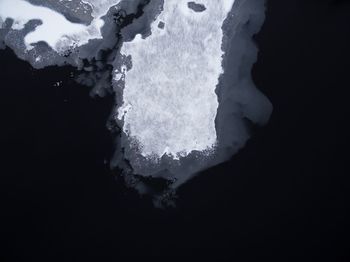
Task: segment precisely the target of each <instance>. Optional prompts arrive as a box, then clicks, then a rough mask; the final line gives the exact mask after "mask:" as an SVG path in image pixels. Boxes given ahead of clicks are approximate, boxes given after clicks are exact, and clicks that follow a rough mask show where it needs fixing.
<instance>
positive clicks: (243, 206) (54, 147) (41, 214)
mask: <svg viewBox="0 0 350 262" xmlns="http://www.w3.org/2000/svg"><path fill="white" fill-rule="evenodd" d="M268 7H269V8H268V12H267V19H266V23H265V25H264V27H263V29H262V31H261V33H259V35H257V36H256V41H257V42H258V44H259V46H260V54H259V60H258V62H257V64H256V65H255V66H254V69H253V78H254V81H255V82H256V84H257V85H258V87H259V88H260V90H262V92H264V93H265V94H266V95H267V97H269V98H270V100H271V101H272V103H273V105H274V113H273V115H272V118H271V121H270V123H269V125H268V126H266V127H264V128H260V129H256V130H254V137H253V139H251V140H250V141H249V143H248V144H247V146H246V147H245V148H244V149H243V150H242V151H241V152H240V153H239V154H238V155H236V156H235V157H234V158H233V159H232V160H231V161H230V162H228V163H224V164H221V165H220V166H217V167H214V168H211V169H210V170H207V171H205V172H204V173H203V174H202V175H200V176H198V177H197V178H195V179H193V180H192V181H190V182H189V183H187V184H186V185H184V186H183V187H182V188H181V189H180V190H179V192H178V200H177V208H176V209H169V210H158V209H154V208H153V207H152V203H151V201H150V199H149V198H148V197H139V196H138V195H137V193H136V192H134V191H132V190H128V189H126V188H125V187H124V186H123V183H122V182H121V181H119V179H116V178H115V176H116V175H117V174H116V173H117V172H114V173H113V172H111V171H110V170H109V168H108V160H109V158H110V157H111V155H112V152H113V136H112V135H111V134H110V133H109V131H108V130H107V129H106V121H107V119H108V116H109V113H110V110H111V109H112V105H113V98H112V97H106V98H103V99H101V98H96V99H91V98H90V97H89V95H88V93H89V89H88V88H86V87H84V86H78V85H77V84H76V83H75V82H74V81H72V80H71V78H70V73H71V69H70V68H48V69H45V70H41V71H35V70H32V69H31V68H30V66H29V65H28V64H27V63H25V62H22V61H19V60H17V59H16V58H15V56H14V55H13V53H12V52H11V51H9V50H6V51H1V53H0V61H1V63H0V77H1V84H0V85H1V96H0V121H1V122H0V127H1V128H0V153H1V158H0V159H1V160H0V189H1V191H0V193H1V200H0V201H1V205H0V208H1V209H0V215H1V218H2V222H1V224H0V240H1V246H0V251H1V253H0V256H2V257H3V259H2V261H38V260H40V259H46V260H45V261H56V260H57V261H80V260H82V259H83V258H87V257H92V258H93V257H102V258H100V259H95V261H112V260H113V261H118V260H117V259H118V258H123V259H122V260H121V261H125V260H127V259H128V258H129V259H131V258H134V257H149V256H166V257H183V258H184V257H186V258H192V257H193V258H197V259H205V258H207V259H208V258H209V259H211V261H220V260H227V261H234V260H236V261H245V260H249V259H250V260H255V259H259V261H261V259H262V258H263V257H269V258H275V259H278V260H279V261H288V260H291V261H298V260H300V259H308V261H319V259H320V258H326V259H330V260H328V261H346V260H347V259H346V256H348V255H349V252H348V247H349V240H348V239H349V238H348V235H347V232H348V229H349V224H348V221H349V219H350V218H349V216H348V215H347V214H346V211H347V209H348V202H347V201H346V196H347V195H348V189H349V179H348V172H347V167H348V155H349V153H348V148H349V147H348V143H347V142H348V136H349V130H348V128H347V121H348V119H349V113H350V112H349V111H350V109H349V106H348V104H349V103H348V101H349V96H348V90H347V89H348V88H349V87H350V85H349V73H348V71H349V68H350V49H349V48H350V26H349V25H350V4H349V1H326V0H325V1H316V0H314V1H311V0H310V1H304V0H290V1H279V0H270V1H268ZM60 80H62V81H63V83H62V85H61V86H60V87H54V86H53V84H54V83H55V82H56V81H60ZM106 160H107V163H106ZM48 257H49V258H48Z"/></svg>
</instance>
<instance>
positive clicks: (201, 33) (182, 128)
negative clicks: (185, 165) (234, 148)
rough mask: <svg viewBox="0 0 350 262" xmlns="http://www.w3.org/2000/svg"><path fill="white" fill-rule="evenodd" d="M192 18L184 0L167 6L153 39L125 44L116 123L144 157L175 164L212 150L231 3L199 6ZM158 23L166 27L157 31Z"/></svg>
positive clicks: (154, 26)
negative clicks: (126, 63) (126, 65)
mask: <svg viewBox="0 0 350 262" xmlns="http://www.w3.org/2000/svg"><path fill="white" fill-rule="evenodd" d="M199 3H201V4H203V5H204V6H205V7H206V10H205V11H204V12H195V11H194V10H192V9H191V8H189V6H188V1H187V0H178V1H165V2H164V10H163V12H162V13H161V14H160V15H159V16H158V18H157V19H156V20H155V21H154V22H153V24H152V27H151V30H152V34H151V35H150V36H149V37H147V38H145V39H142V38H141V35H137V36H136V37H135V39H134V40H133V41H132V42H128V43H124V44H123V47H122V49H121V53H122V54H123V55H126V56H128V55H131V59H132V68H131V69H130V70H129V71H128V72H127V73H126V76H125V87H124V91H123V105H122V106H121V107H120V108H119V110H118V118H119V119H122V118H123V120H124V127H123V131H124V132H125V133H127V134H128V136H130V137H131V138H132V139H134V140H136V143H137V144H138V145H139V148H140V152H141V154H142V155H143V156H145V157H155V158H160V157H162V156H163V155H164V154H168V155H171V156H172V157H174V158H179V156H187V155H188V154H189V153H190V152H192V151H194V150H197V151H204V150H210V149H213V147H214V146H215V143H216V138H217V137H216V130H215V117H216V112H217V108H218V101H217V96H216V94H215V89H216V86H217V84H218V80H219V76H220V74H221V73H222V72H223V70H222V66H221V62H222V54H223V51H222V50H221V44H222V37H223V33H222V30H221V27H222V25H223V21H224V19H225V18H226V16H227V14H228V12H229V11H230V10H231V7H232V4H233V0H225V1H212V0H206V1H205V0H201V1H199ZM159 22H163V23H165V27H164V28H159V27H158V24H159Z"/></svg>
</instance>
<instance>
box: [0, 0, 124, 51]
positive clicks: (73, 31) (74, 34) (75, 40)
mask: <svg viewBox="0 0 350 262" xmlns="http://www.w3.org/2000/svg"><path fill="white" fill-rule="evenodd" d="M82 2H84V3H87V4H90V5H91V6H92V7H93V9H92V10H93V13H92V16H93V17H94V19H93V20H92V21H91V24H90V25H84V24H77V23H72V22H71V21H69V20H67V19H66V17H65V16H63V15H62V14H60V13H58V12H56V11H54V10H52V9H50V8H47V7H43V6H37V5H33V4H31V3H29V2H27V1H24V0H0V17H1V19H2V20H3V21H5V20H6V19H7V18H10V19H13V21H14V22H13V25H12V29H14V30H21V29H23V28H24V26H25V25H26V24H27V23H28V22H29V21H30V20H40V21H41V23H42V24H41V25H38V26H37V27H36V28H35V30H34V31H32V32H30V33H28V34H27V35H26V36H25V38H24V43H25V45H26V48H27V49H28V50H29V49H31V48H32V46H31V45H32V44H34V43H38V42H40V41H43V42H46V43H47V44H48V45H49V46H50V47H51V48H52V49H54V50H55V51H58V52H64V51H66V50H67V49H70V48H72V47H75V46H81V45H84V44H87V43H88V41H89V40H90V39H96V38H102V36H101V27H102V26H103V25H104V21H103V20H102V19H101V17H102V16H103V15H105V14H106V13H107V11H108V9H109V8H110V7H111V6H113V5H116V4H118V3H119V2H120V0H100V1H91V0H84V1H83V0H82Z"/></svg>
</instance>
